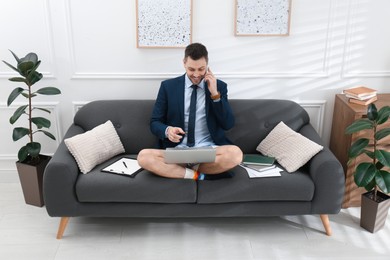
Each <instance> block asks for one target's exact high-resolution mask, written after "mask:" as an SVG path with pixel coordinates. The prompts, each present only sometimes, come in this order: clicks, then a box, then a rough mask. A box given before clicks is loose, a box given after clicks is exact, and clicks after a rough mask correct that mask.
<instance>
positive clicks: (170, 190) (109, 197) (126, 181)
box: [76, 156, 197, 210]
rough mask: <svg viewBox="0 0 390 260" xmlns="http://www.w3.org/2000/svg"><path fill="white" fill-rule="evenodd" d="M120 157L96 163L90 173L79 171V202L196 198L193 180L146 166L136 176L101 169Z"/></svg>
mask: <svg viewBox="0 0 390 260" xmlns="http://www.w3.org/2000/svg"><path fill="white" fill-rule="evenodd" d="M120 157H121V156H116V157H114V158H113V159H111V160H109V161H107V162H105V163H102V164H100V165H98V166H96V167H95V168H94V169H93V170H92V171H91V172H90V173H89V174H79V176H78V180H77V183H76V194H77V197H78V200H79V201H80V202H140V203H195V202H196V190H197V187H196V181H193V180H187V179H168V178H163V177H159V176H156V175H154V174H152V173H150V172H148V171H145V170H144V171H141V172H139V173H138V174H137V175H136V176H135V177H134V178H131V177H128V176H122V175H116V174H112V173H106V172H101V169H103V168H104V167H106V166H108V165H109V164H111V163H113V162H114V161H116V160H118V159H119V158H120ZM107 210H109V209H107Z"/></svg>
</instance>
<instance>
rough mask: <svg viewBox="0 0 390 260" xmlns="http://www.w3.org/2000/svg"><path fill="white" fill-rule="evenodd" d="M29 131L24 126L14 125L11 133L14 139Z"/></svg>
mask: <svg viewBox="0 0 390 260" xmlns="http://www.w3.org/2000/svg"><path fill="white" fill-rule="evenodd" d="M29 133H30V130H29V129H27V128H25V127H16V128H14V131H13V133H12V139H13V140H14V141H17V140H19V139H20V138H22V137H24V136H26V135H28V134H29Z"/></svg>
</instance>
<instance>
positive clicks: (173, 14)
mask: <svg viewBox="0 0 390 260" xmlns="http://www.w3.org/2000/svg"><path fill="white" fill-rule="evenodd" d="M136 19H137V48H184V47H186V46H187V45H188V44H190V43H191V42H192V0H136Z"/></svg>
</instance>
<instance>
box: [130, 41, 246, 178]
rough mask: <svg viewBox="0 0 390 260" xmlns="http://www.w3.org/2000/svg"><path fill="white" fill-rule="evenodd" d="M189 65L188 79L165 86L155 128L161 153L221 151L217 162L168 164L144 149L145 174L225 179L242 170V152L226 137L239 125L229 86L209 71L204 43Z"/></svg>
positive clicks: (189, 56) (191, 52)
mask: <svg viewBox="0 0 390 260" xmlns="http://www.w3.org/2000/svg"><path fill="white" fill-rule="evenodd" d="M183 62H184V68H185V70H186V73H185V74H184V75H182V76H180V77H177V78H174V79H168V80H165V81H163V82H162V83H161V86H160V89H159V92H158V96H157V99H156V103H155V105H154V108H153V113H152V118H151V122H150V128H151V131H152V133H153V134H154V135H156V136H157V137H158V138H159V146H160V148H161V149H165V148H167V147H203V146H214V147H216V159H215V162H212V163H201V164H195V165H191V164H187V165H181V164H167V163H165V161H164V151H163V150H161V149H143V150H142V151H140V153H139V154H138V158H137V159H138V163H139V165H140V166H141V167H142V168H144V169H146V170H148V171H151V172H153V173H155V174H157V175H159V176H163V177H168V178H187V179H203V178H204V177H205V175H204V174H210V175H211V174H219V173H223V172H225V171H227V170H229V169H232V168H234V167H235V166H237V165H238V164H240V163H241V161H242V151H241V149H240V148H239V147H238V146H235V145H233V144H231V142H230V141H229V140H228V139H227V138H226V136H225V132H224V131H225V130H229V129H230V128H232V127H233V125H234V116H233V113H232V110H231V108H230V105H229V102H228V98H227V84H226V83H225V82H223V81H221V80H217V79H216V78H215V76H214V74H213V73H212V72H211V70H210V68H208V52H207V49H206V47H205V46H204V45H202V44H200V43H193V44H190V45H188V46H187V47H186V49H185V54H184V60H183ZM195 104H196V105H195ZM200 173H201V174H200Z"/></svg>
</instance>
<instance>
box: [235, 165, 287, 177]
mask: <svg viewBox="0 0 390 260" xmlns="http://www.w3.org/2000/svg"><path fill="white" fill-rule="evenodd" d="M240 166H241V167H242V168H244V169H245V170H246V171H247V173H248V176H249V178H262V177H278V176H282V175H281V174H280V172H282V171H283V170H282V169H281V168H279V167H275V168H273V169H269V170H265V171H262V172H259V171H256V170H253V169H251V168H248V167H245V166H243V165H240Z"/></svg>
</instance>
